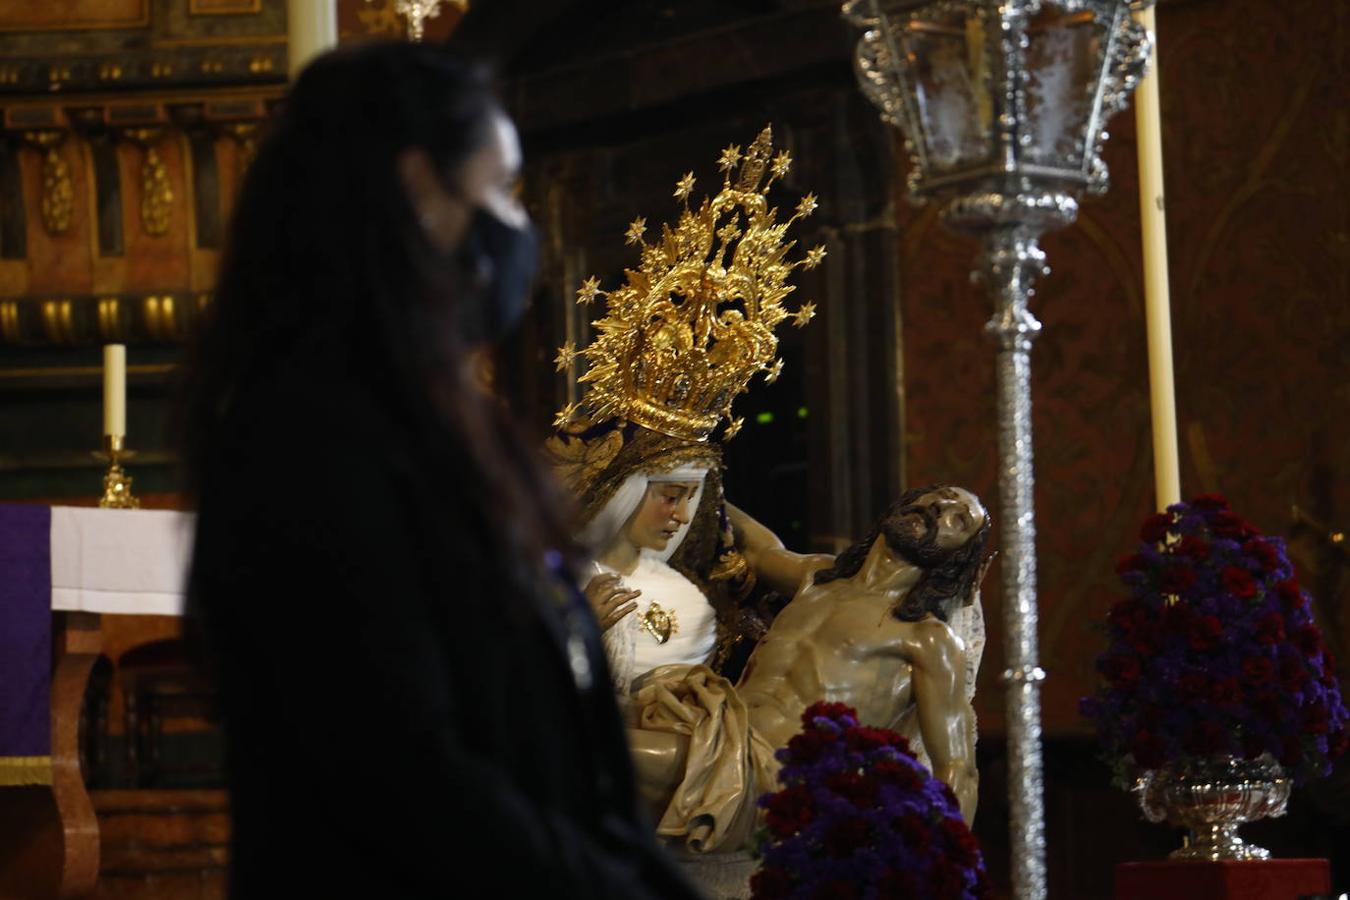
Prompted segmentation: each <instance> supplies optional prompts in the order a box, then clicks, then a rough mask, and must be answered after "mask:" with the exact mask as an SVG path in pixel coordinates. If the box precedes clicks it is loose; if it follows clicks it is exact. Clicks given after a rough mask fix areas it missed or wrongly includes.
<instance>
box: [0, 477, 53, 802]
mask: <svg viewBox="0 0 1350 900" xmlns="http://www.w3.org/2000/svg"><path fill="white" fill-rule="evenodd" d="M51 519H52V511H51V509H50V507H47V506H27V505H22V504H13V503H0V785H21V784H51V780H52V769H51V741H52V726H51V676H52V554H51V531H52V528H51Z"/></svg>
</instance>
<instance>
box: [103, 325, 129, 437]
mask: <svg viewBox="0 0 1350 900" xmlns="http://www.w3.org/2000/svg"><path fill="white" fill-rule="evenodd" d="M103 433H104V434H111V435H117V436H124V435H126V433H127V348H126V346H125V345H124V344H108V345H107V346H106V347H104V348H103Z"/></svg>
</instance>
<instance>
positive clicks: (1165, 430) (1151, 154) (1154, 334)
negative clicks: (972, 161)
mask: <svg viewBox="0 0 1350 900" xmlns="http://www.w3.org/2000/svg"><path fill="white" fill-rule="evenodd" d="M1137 18H1138V20H1139V22H1140V23H1141V24H1142V25H1143V26H1144V27H1145V28H1147V29H1148V30H1149V32H1150V33H1152V34H1153V35H1154V43H1153V61H1152V65H1151V67H1150V70H1149V74H1148V77H1147V78H1145V79H1144V80H1143V81H1141V82H1140V83H1139V87H1138V88H1137V89H1136V90H1135V92H1134V115H1135V123H1136V126H1137V130H1138V133H1139V134H1138V138H1139V223H1140V227H1141V229H1142V231H1143V242H1144V319H1145V323H1146V327H1147V330H1148V376H1149V401H1150V408H1151V409H1152V412H1153V477H1154V494H1155V499H1156V502H1157V504H1158V509H1160V510H1161V509H1165V508H1166V507H1167V506H1169V505H1171V504H1173V503H1177V502H1179V501H1180V500H1181V460H1180V457H1179V455H1178V452H1177V400H1176V387H1175V385H1174V382H1173V376H1172V301H1171V296H1170V291H1169V288H1168V282H1167V213H1166V210H1165V208H1164V207H1165V204H1164V202H1163V156H1162V115H1161V108H1160V106H1159V102H1158V68H1159V66H1158V62H1159V56H1158V44H1157V28H1156V26H1155V22H1154V16H1153V6H1152V5H1149V6H1148V7H1147V8H1146V9H1144V10H1143V11H1141V12H1140V13H1138V14H1137Z"/></svg>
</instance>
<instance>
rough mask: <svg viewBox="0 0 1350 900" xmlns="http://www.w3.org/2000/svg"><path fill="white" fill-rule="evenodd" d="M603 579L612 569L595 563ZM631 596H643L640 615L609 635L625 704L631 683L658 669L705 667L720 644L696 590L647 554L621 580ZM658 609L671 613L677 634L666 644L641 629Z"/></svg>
mask: <svg viewBox="0 0 1350 900" xmlns="http://www.w3.org/2000/svg"><path fill="white" fill-rule="evenodd" d="M595 567H596V568H597V569H598V570H599V571H601V572H605V573H610V574H615V573H614V572H613V570H612V569H609V568H608V567H606V566H602V565H600V564H599V563H596V565H595ZM620 581H621V583H622V584H623V586H624V587H625V588H627V589H629V590H634V591H641V592H642V596H640V597H638V598H637V599H636V600H635V601H634V602H635V603H637V609H636V610H634V611H633V612H631V613H629V614H628V615H626V616H624V617H623V619H621V620H620V621H619V622H618V623H617V624H615V625H614V627H613V628H611V629H610V630H609V631H607V632H605V638H604V640H605V654H606V655H607V656H608V657H609V667H610V671H611V673H612V675H613V676H614V690H615V692H616V693H617V694H618V695H619V697H620V699H621V700H625V701H626V700H627V698H628V695H629V693H630V691H631V690H632V686H633V682H634V681H635V680H636V679H638V678H640V677H641V676H643V675H645V674H647V673H648V672H650V671H651V670H652V669H655V668H657V667H659V666H668V665H674V664H679V665H687V666H695V665H699V664H700V663H706V662H707V661H708V660H709V659H710V658H711V657H712V654H713V649H714V647H715V646H716V644H717V616H716V614H715V613H714V612H713V608H712V604H710V603H709V602H708V598H707V597H705V596H704V595H703V592H702V591H701V590H699V589H698V586H697V585H696V584H694V583H693V582H692V581H690V580H689V579H688V578H685V577H684V576H683V575H681V574H680V573H679V572H677V571H675V570H674V569H672V568H671V567H670V566H668V565H667V564H666V563H664V562H662V561H661V560H659V559H656V558H654V557H652V556H649V555H647V554H646V553H644V554H642V555H641V556H640V557H639V558H638V564H637V568H636V569H634V570H633V572H632V574H629V575H621V576H620ZM653 603H659V604H660V605H661V608H662V609H663V610H665V611H666V612H668V613H673V614H674V617H675V624H676V628H675V629H674V631H673V632H672V633H671V635H670V639H669V640H668V641H666V642H665V643H664V644H662V643H660V642H658V641H657V639H656V638H655V637H653V636H652V635H651V634H650V633H649V632H647V631H646V630H645V629H643V627H642V615H643V613H645V612H646V611H647V610H648V609H650V608H651V605H652V604H653Z"/></svg>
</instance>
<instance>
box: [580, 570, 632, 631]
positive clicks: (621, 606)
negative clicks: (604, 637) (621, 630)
mask: <svg viewBox="0 0 1350 900" xmlns="http://www.w3.org/2000/svg"><path fill="white" fill-rule="evenodd" d="M585 593H586V599H587V600H589V601H590V604H591V609H592V610H593V611H594V612H595V619H596V621H597V622H599V623H600V631H601V633H602V634H603V633H604V632H606V631H609V630H610V629H611V628H613V627H614V626H615V625H617V624H619V622H620V621H621V620H622V619H623V617H624V616H626V615H628V614H629V613H631V612H632V611H633V610H635V609H637V604H636V603H633V602H632V601H633V600H636V599H637V598H638V597H640V596H642V591H630V590H628V588H626V587H624V586H623V585H622V584H621V583H620V582H619V576H618V575H608V574H606V575H597V576H595V577H594V578H592V579H591V581H590V584H588V585H586V592H585Z"/></svg>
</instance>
